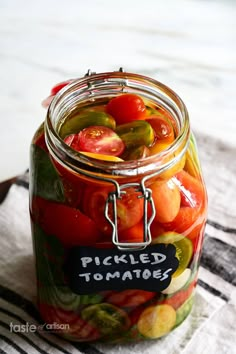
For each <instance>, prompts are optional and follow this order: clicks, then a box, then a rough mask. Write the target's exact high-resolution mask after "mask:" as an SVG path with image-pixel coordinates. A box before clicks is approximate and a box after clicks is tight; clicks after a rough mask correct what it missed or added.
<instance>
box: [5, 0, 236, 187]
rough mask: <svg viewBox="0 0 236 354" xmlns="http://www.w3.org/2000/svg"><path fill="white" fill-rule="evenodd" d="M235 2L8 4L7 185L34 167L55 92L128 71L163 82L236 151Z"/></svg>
mask: <svg viewBox="0 0 236 354" xmlns="http://www.w3.org/2000/svg"><path fill="white" fill-rule="evenodd" d="M235 19H236V2H235V1H234V0H231V1H230V0H224V1H223V0H222V1H214V0H204V1H203V0H178V1H176V0H165V1H161V0H146V1H143V0H142V1H140V0H129V1H127V0H119V1H116V2H115V1H110V0H86V1H85V0H41V1H36V0H21V1H19V0H0V79H1V81H0V82H1V84H0V123H1V128H0V151H1V153H0V166H1V167H0V181H1V180H4V179H6V178H8V177H11V176H13V175H15V174H19V173H21V172H23V171H24V170H25V169H26V168H27V167H28V165H29V145H30V140H31V138H32V136H33V134H34V131H35V130H36V129H37V127H38V126H39V124H40V123H41V121H42V120H43V119H44V116H45V111H44V110H43V108H42V107H41V105H40V103H41V100H42V99H43V98H44V97H46V96H47V95H48V93H49V91H50V88H51V87H52V86H53V84H54V83H56V82H58V81H62V80H64V79H67V78H72V77H80V76H83V75H84V74H85V72H86V71H87V69H88V68H91V69H92V70H93V71H97V72H99V71H100V72H101V71H109V70H117V69H118V68H119V67H120V66H122V67H124V69H125V70H127V71H133V72H137V73H140V74H144V75H147V76H151V77H153V78H156V79H158V80H159V81H162V82H163V83H165V84H167V85H169V86H170V87H171V88H173V89H174V90H175V91H176V92H177V93H178V94H179V95H180V96H181V97H182V99H183V100H184V101H185V103H186V105H187V107H188V110H189V113H190V118H191V125H192V128H193V130H195V131H196V132H198V133H199V132H200V133H204V134H209V135H214V136H216V137H218V138H219V139H221V140H223V141H225V142H227V143H229V144H231V145H234V146H236V113H235V112H236V99H235V96H236V20H235Z"/></svg>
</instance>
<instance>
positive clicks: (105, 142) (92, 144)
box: [64, 125, 125, 156]
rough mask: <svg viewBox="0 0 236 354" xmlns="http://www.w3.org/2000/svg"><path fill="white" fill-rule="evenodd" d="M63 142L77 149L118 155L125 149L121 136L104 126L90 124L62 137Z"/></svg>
mask: <svg viewBox="0 0 236 354" xmlns="http://www.w3.org/2000/svg"><path fill="white" fill-rule="evenodd" d="M64 141H65V143H66V144H67V145H69V146H71V147H72V148H73V149H74V150H77V151H87V152H92V153H96V154H104V155H111V156H119V155H121V154H122V152H123V151H124V149H125V144H124V143H123V141H122V140H121V138H120V137H119V136H118V135H117V134H116V133H115V132H114V131H113V130H112V129H110V128H107V127H105V126H99V125H97V126H90V127H87V128H84V129H83V130H81V131H80V132H79V133H78V134H71V135H69V136H67V137H66V138H65V139H64Z"/></svg>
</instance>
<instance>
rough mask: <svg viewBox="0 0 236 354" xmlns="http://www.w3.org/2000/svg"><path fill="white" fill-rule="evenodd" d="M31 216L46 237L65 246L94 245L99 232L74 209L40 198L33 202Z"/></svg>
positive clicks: (87, 218)
mask: <svg viewBox="0 0 236 354" xmlns="http://www.w3.org/2000/svg"><path fill="white" fill-rule="evenodd" d="M32 205H33V206H32V207H33V209H34V212H33V214H34V215H35V217H36V219H38V220H37V221H38V223H39V224H40V226H41V227H42V229H43V230H44V231H45V232H46V233H47V234H48V235H55V236H56V237H58V238H59V239H60V241H61V242H62V243H63V244H65V245H66V246H73V245H83V246H84V245H94V243H95V242H97V240H98V239H99V237H100V232H99V230H98V228H97V226H96V224H95V223H94V221H93V220H91V219H90V218H89V217H88V216H86V215H84V214H83V213H82V212H81V211H79V210H78V209H76V208H72V207H69V206H67V205H64V204H60V203H55V202H51V201H48V200H45V199H43V198H40V197H36V198H34V200H33V204H32Z"/></svg>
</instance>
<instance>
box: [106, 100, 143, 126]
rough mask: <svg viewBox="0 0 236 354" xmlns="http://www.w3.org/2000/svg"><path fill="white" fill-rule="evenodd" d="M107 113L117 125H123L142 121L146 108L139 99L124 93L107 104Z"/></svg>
mask: <svg viewBox="0 0 236 354" xmlns="http://www.w3.org/2000/svg"><path fill="white" fill-rule="evenodd" d="M107 113H109V114H110V115H111V116H113V117H114V118H115V120H116V122H117V124H124V123H128V122H132V121H133V120H136V119H143V118H144V117H145V115H146V107H145V104H144V102H143V100H142V98H141V97H139V96H137V95H134V94H132V93H126V94H123V95H120V96H117V97H114V98H112V99H111V100H110V102H109V103H108V104H107Z"/></svg>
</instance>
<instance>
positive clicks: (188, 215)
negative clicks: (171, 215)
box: [162, 207, 202, 236]
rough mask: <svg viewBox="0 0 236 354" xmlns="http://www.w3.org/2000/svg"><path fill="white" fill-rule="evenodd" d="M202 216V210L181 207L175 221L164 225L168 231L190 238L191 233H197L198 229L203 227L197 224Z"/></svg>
mask: <svg viewBox="0 0 236 354" xmlns="http://www.w3.org/2000/svg"><path fill="white" fill-rule="evenodd" d="M200 215H201V214H200V210H199V209H197V208H191V207H181V208H180V209H179V212H178V214H177V216H176V217H175V219H174V220H172V221H171V222H168V223H163V224H162V225H163V227H164V228H165V230H167V231H175V232H178V233H180V234H184V235H186V236H188V235H189V234H190V233H191V232H193V231H195V229H196V227H201V225H199V223H197V221H198V218H199V217H200ZM200 222H202V220H201V221H200ZM196 223H197V224H196Z"/></svg>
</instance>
